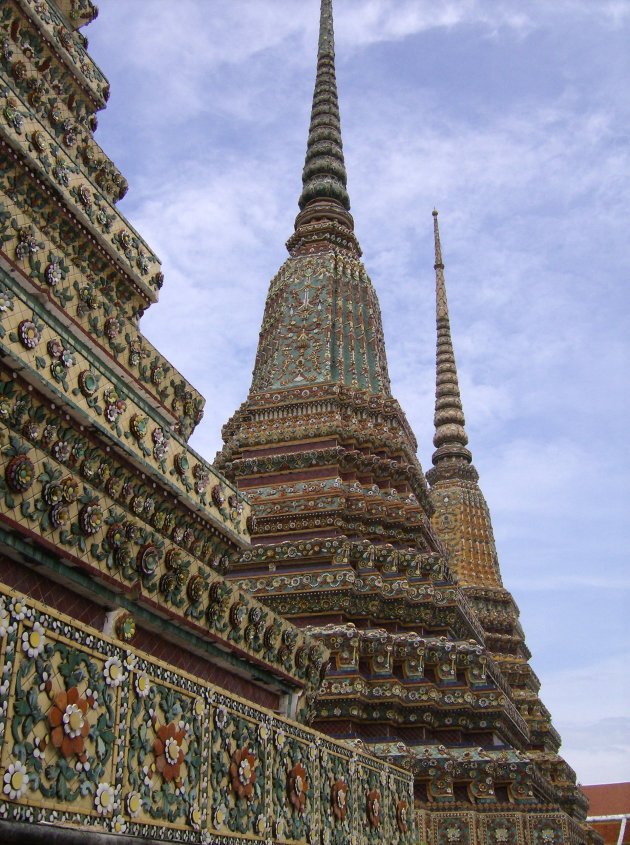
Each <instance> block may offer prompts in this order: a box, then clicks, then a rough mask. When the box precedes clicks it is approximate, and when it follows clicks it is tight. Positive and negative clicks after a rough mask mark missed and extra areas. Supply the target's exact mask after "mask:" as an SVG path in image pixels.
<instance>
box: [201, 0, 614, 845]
mask: <svg viewBox="0 0 630 845" xmlns="http://www.w3.org/2000/svg"><path fill="white" fill-rule="evenodd" d="M302 183H303V188H302V193H301V196H300V199H299V208H300V211H299V213H298V215H297V218H296V221H295V231H294V233H293V235H292V236H291V237H290V238H289V241H288V243H287V248H288V251H289V258H288V259H287V261H286V262H285V263H284V264H283V266H282V267H281V268H280V271H279V272H278V274H277V275H276V276H275V278H274V279H273V280H272V281H271V284H270V287H269V292H268V296H267V301H266V305H265V311H264V316H263V321H262V327H261V331H260V338H259V344H258V351H257V354H256V361H255V365H254V372H253V378H252V384H251V388H250V392H249V395H248V397H247V399H246V401H245V402H244V403H243V404H242V405H241V407H240V408H239V409H238V410H237V411H236V412H235V414H234V415H233V416H232V418H231V419H230V420H229V422H228V423H227V424H226V425H225V426H224V428H223V439H224V446H223V449H222V450H221V452H220V453H219V454H218V455H217V459H216V466H217V468H218V469H219V470H220V471H221V472H223V473H224V474H225V475H226V477H227V478H228V479H230V481H232V482H233V483H235V484H236V485H237V486H238V489H239V491H240V492H242V493H244V494H246V496H247V497H248V499H249V501H250V502H251V505H252V516H251V518H250V521H249V529H250V534H251V538H252V547H251V548H249V549H247V550H245V551H244V552H242V553H241V554H240V556H239V557H238V558H237V559H233V562H232V563H231V565H230V570H229V572H228V573H227V574H228V578H229V579H232V580H236V581H237V582H238V584H239V587H240V588H241V589H243V590H244V591H246V592H249V593H250V594H252V595H254V596H255V597H256V598H257V599H259V600H261V601H262V602H264V603H265V604H267V605H268V606H269V607H270V608H272V609H273V610H274V611H276V612H278V613H280V614H281V615H283V616H285V617H288V618H290V619H291V621H293V622H295V623H296V624H297V625H298V626H300V627H302V628H305V629H306V630H307V631H308V632H309V634H311V635H314V636H316V637H318V638H319V639H320V640H322V641H323V642H324V643H325V644H326V646H327V647H328V649H329V650H330V652H331V655H332V657H331V660H330V662H329V664H328V667H327V668H326V670H325V673H324V676H323V679H322V684H321V686H320V689H319V693H318V695H317V697H312V699H311V700H310V702H309V706H310V713H311V718H312V720H313V721H314V723H315V725H316V726H317V728H318V729H320V730H323V731H325V732H327V733H329V734H331V735H333V736H335V737H337V738H341V739H346V740H350V741H353V742H354V743H356V744H357V745H358V746H367V747H369V748H370V750H372V751H373V752H375V753H377V754H379V755H381V756H383V757H385V758H387V759H389V760H392V761H395V762H398V763H399V764H403V765H405V766H407V767H408V768H410V769H411V770H412V771H413V773H414V777H415V789H416V798H415V800H416V809H417V818H418V824H419V841H420V842H425V841H427V842H429V843H431V845H438V843H440V845H441V843H442V842H449V843H450V842H457V843H469V845H473V843H500V842H509V843H515V845H516V843H522V845H524V843H535V845H539V844H540V845H543V843H547V842H549V843H551V842H553V843H572V845H573V844H574V845H581V843H587V842H588V843H591V842H593V843H594V842H597V841H598V840H597V838H596V837H593V835H592V832H591V831H589V830H588V829H587V828H586V827H585V826H584V825H583V820H584V819H585V816H586V812H585V807H584V806H583V805H581V804H580V803H579V802H578V801H577V800H575V799H574V798H573V799H572V800H567V796H566V794H565V792H563V791H562V789H559V788H558V786H557V783H558V778H555V777H554V778H552V777H551V775H553V772H552V773H551V775H550V773H549V772H547V771H543V770H542V769H541V768H540V767H539V766H538V765H534V764H533V755H532V754H530V750H531V749H539V747H541V743H540V741H539V737H538V735H536V736H535V737H533V735H532V729H533V728H535V727H536V726H537V723H536V719H534V720H532V719H531V718H530V717H529V703H533V699H531V700H530V698H527V693H525V695H523V696H517V694H516V691H515V690H516V684H515V683H514V680H513V679H512V678H511V676H510V680H508V677H507V676H506V674H505V672H504V671H503V668H502V659H501V658H502V652H501V650H500V649H499V648H498V647H497V644H496V638H495V639H492V636H491V632H490V627H489V626H488V625H485V627H484V624H482V620H483V622H484V623H485V618H484V617H481V618H480V613H479V604H478V602H477V600H476V596H475V595H474V594H471V595H470V596H467V595H466V592H465V590H464V589H463V588H462V587H461V586H460V585H459V583H458V581H457V578H456V575H455V573H454V572H453V571H452V570H451V567H450V564H449V553H448V551H447V546H448V545H449V537H445V539H444V541H443V540H442V539H441V538H440V536H439V533H438V529H439V530H441V524H440V521H439V518H438V521H437V523H434V520H435V507H434V504H433V502H432V497H431V494H430V492H429V489H428V486H427V481H426V479H425V476H424V473H423V471H422V468H421V466H420V463H419V461H418V458H417V455H416V450H417V443H416V440H415V437H414V435H413V432H412V431H411V429H410V426H409V424H408V422H407V420H406V418H405V415H404V413H403V411H402V409H401V408H400V406H399V404H398V402H397V401H396V400H395V398H394V397H393V396H392V394H391V390H390V381H389V375H388V369H387V360H386V354H385V342H384V337H383V329H382V325H381V317H380V309H379V305H378V299H377V296H376V292H375V290H374V287H373V285H372V283H371V281H370V279H369V277H368V275H367V273H366V271H365V268H364V266H363V264H362V263H361V260H360V257H361V249H360V246H359V244H358V241H357V238H356V236H355V234H354V223H353V218H352V216H351V214H350V200H349V195H348V191H347V179H346V169H345V162H344V155H343V145H342V139H341V129H340V117H339V104H338V97H337V85H336V75H335V53H334V34H333V19H332V0H322V2H321V16H320V30H319V44H318V54H317V74H316V80H315V90H314V96H313V107H312V113H311V123H310V129H309V135H308V143H307V151H306V161H305V165H304V171H303V176H302ZM436 264H441V260H440V261H436ZM442 279H443V277H442ZM442 290H443V287H442ZM443 301H444V309H445V308H446V305H445V303H446V300H445V294H444V299H443ZM449 344H450V334H449ZM449 354H450V356H451V357H450V358H449V360H448V361H447V360H446V357H445V358H444V359H443V360H442V362H441V363H442V365H443V366H442V370H443V377H444V378H443V382H444V384H443V387H444V390H443V391H442V392H443V394H444V396H445V397H446V399H447V401H445V404H444V409H442V408H441V407H440V410H439V413H438V415H437V416H438V417H439V419H440V420H441V423H440V429H439V431H438V433H437V434H436V443H437V446H438V452H439V453H440V454H439V459H438V463H440V462H442V460H443V462H445V463H446V462H459V463H458V465H461V466H464V465H465V466H467V467H469V468H470V466H471V464H470V461H471V457H470V453H469V452H468V450H467V449H466V444H465V431H464V428H463V425H464V422H463V415H462V413H461V403H459V405H458V406H456V401H455V400H457V402H459V397H458V393H457V395H456V396H455V397H454V398H453V399H452V401H451V399H450V398H449V397H451V395H452V391H451V388H450V387H449V385H451V384H452V378H455V387H456V373H455V370H454V359H453V363H452V366H451V365H450V364H449V361H450V360H451V359H452V351H451V352H450V353H447V352H446V350H445V355H447V356H448V355H449ZM453 436H454V437H455V441H457V442H455V441H453ZM472 473H474V470H471V478H472ZM471 483H472V482H471ZM436 484H437V482H436ZM435 489H437V487H434V491H435ZM446 495H448V494H446ZM479 496H481V494H480V493H479ZM479 501H483V500H482V498H481V499H480V500H479ZM486 510H487V509H486ZM484 513H485V512H484ZM487 525H488V531H489V532H490V534H489V535H488V536H491V529H490V527H489V526H490V523H489V517H487ZM493 550H494V544H492V553H491V555H490V556H491V558H492V561H494V562H495V563H493V564H492V566H490V568H489V569H488V577H489V578H491V584H492V585H493V586H495V587H496V588H497V590H498V591H501V590H502V588H501V585H500V576H499V572H498V566H497V565H496V554H495V553H494V551H493ZM492 554H494V557H492ZM455 563H456V561H455ZM480 567H481V564H480ZM484 583H485V582H484ZM503 593H505V591H503ZM503 593H501V594H500V595H501V596H503ZM497 595H499V592H497ZM506 596H509V594H506ZM502 601H503V604H501V601H499V599H497V603H498V605H497V606H498V607H499V608H501V609H502V612H503V614H504V615H506V616H509V615H510V613H511V614H512V616H513V618H514V623H513V626H512V629H510V630H511V631H512V634H511V636H512V638H513V639H515V641H516V640H518V642H519V647H518V648H519V650H518V657H519V658H520V662H521V663H522V664H523V665H527V657H528V652H527V651H526V647H525V646H524V643H523V642H522V632H520V628H519V627H518V622H517V612H516V610H515V606H514V605H513V603H511V604H510V602H511V598H510V599H508V598H504V599H502ZM493 607H494V606H493ZM506 608H507V610H506ZM512 608H513V609H512ZM486 631H488V634H487V633H486ZM487 636H489V639H490V647H488V643H487V640H486V638H487ZM519 637H520V639H518V638H519ZM510 642H512V640H510ZM288 645H289V644H288ZM495 653H496V657H495ZM296 659H298V660H299V655H298V656H296ZM518 663H519V661H518V660H516V661H512V664H518ZM512 664H510V666H511V665H512ZM515 672H517V670H515ZM517 674H518V673H517ZM519 677H520V676H519ZM523 677H525V676H524V675H523ZM524 687H525V688H526V689H527V690H529V691H530V693H531V694H532V695H533V696H534V698H535V692H536V691H535V689H534V687H535V676H534V675H533V673H532V674H529V675H527V681H526V682H525V683H524ZM305 694H306V693H305ZM536 700H537V699H536ZM541 712H544V713H545V715H544V716H543V718H542V721H544V719H546V718H547V717H546V711H543V710H541ZM539 721H541V720H539ZM547 724H548V722H547ZM549 733H550V734H551V733H552V731H551V730H549ZM555 736H556V735H555V734H553V737H554V739H552V740H551V743H550V744H548V745H547V746H544V744H543V746H542V747H543V748H546V749H548V750H549V751H551V752H552V753H555V752H554V747H557V746H555V741H556V740H555ZM571 794H572V795H573V793H571Z"/></svg>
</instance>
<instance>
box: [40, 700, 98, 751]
mask: <svg viewBox="0 0 630 845" xmlns="http://www.w3.org/2000/svg"><path fill="white" fill-rule="evenodd" d="M89 709H90V704H89V702H88V700H87V699H86V698H82V697H81V696H80V695H79V690H78V688H77V687H70V689H69V690H67V691H62V692H59V693H57V695H56V696H55V698H54V699H53V706H52V707H51V708H50V710H49V711H48V722H49V724H50V727H51V729H52V730H51V735H50V738H51V742H52V744H53V746H54V747H55V748H58V749H59V751H60V752H61V754H62V755H63V756H64V757H65V758H66V759H69V758H70V757H72V756H73V755H76V756H77V757H78V758H79V760H80V761H81V762H85V761H86V760H87V755H86V753H85V738H86V736H87V735H88V734H89V732H90V723H89V722H88V719H87V712H88V710H89Z"/></svg>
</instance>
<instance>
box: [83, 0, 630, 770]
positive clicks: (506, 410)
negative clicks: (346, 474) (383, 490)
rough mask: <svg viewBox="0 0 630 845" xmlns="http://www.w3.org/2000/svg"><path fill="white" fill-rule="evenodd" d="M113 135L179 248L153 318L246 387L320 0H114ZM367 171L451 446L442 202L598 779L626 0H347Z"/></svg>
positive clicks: (523, 593)
mask: <svg viewBox="0 0 630 845" xmlns="http://www.w3.org/2000/svg"><path fill="white" fill-rule="evenodd" d="M98 5H99V9H100V14H99V17H98V18H97V20H96V21H95V22H94V23H93V24H91V25H90V26H89V27H88V28H86V29H85V30H84V33H85V34H86V35H87V36H88V38H89V41H90V48H89V49H90V54H91V55H92V56H93V58H94V59H95V61H96V62H97V63H98V64H99V66H100V67H101V69H102V70H103V72H104V73H105V75H106V76H107V77H108V79H109V80H110V82H111V89H112V94H111V98H110V101H109V104H108V107H107V109H106V111H104V112H102V113H101V114H100V116H99V129H98V130H97V133H96V140H97V141H98V142H99V143H100V145H101V146H102V147H103V149H104V150H105V151H106V152H107V154H108V155H109V156H110V157H111V158H112V159H113V160H114V161H115V162H116V164H117V165H118V166H119V167H120V169H121V170H122V172H123V173H124V175H125V176H126V177H127V179H128V180H129V183H130V188H129V193H128V195H127V197H126V198H125V199H124V200H123V201H122V202H121V203H120V204H119V208H120V210H121V211H122V213H123V214H124V215H125V216H126V217H127V218H128V219H129V221H130V222H131V223H132V225H133V226H135V227H136V228H137V229H138V231H139V232H140V233H141V234H142V235H143V236H144V238H145V239H146V240H147V241H148V243H149V244H150V245H151V246H152V248H153V249H155V251H156V252H157V254H158V256H159V257H160V258H161V260H162V264H163V271H164V274H165V284H164V288H163V290H162V292H161V295H160V302H159V303H157V304H156V305H153V306H152V307H151V309H150V310H149V311H148V312H147V314H146V315H145V316H144V318H143V320H142V330H143V332H144V333H145V334H146V335H147V337H148V338H149V339H150V340H151V342H153V343H154V344H155V345H156V346H157V347H158V349H160V351H161V352H162V353H163V354H165V355H166V357H167V358H168V359H169V360H170V361H171V362H172V363H173V364H174V365H175V366H176V367H177V368H178V369H179V370H180V371H181V372H182V373H183V374H184V375H185V376H186V377H187V378H188V379H189V380H190V381H191V382H192V384H193V385H194V386H195V387H197V388H198V389H199V390H200V391H201V392H202V394H203V395H204V396H205V397H206V400H207V403H206V414H205V418H204V420H203V422H202V424H201V425H200V427H199V430H198V431H197V432H196V433H195V435H194V436H193V439H192V445H193V446H194V448H196V449H197V450H198V451H199V452H201V454H203V455H204V457H206V458H208V459H212V458H213V457H214V454H215V452H216V451H217V449H219V448H220V445H221V435H220V432H221V426H222V425H223V424H224V423H225V422H226V421H227V420H228V418H229V417H230V415H231V414H232V413H233V411H234V410H235V409H236V408H237V407H238V406H239V404H240V403H241V402H242V401H244V400H245V398H246V395H247V392H248V389H249V384H250V379H251V371H252V367H253V363H254V356H255V352H256V345H257V340H258V332H259V329H260V323H261V319H262V313H263V307H264V301H265V296H266V293H267V288H268V285H269V281H270V280H271V278H272V277H273V276H274V274H275V273H276V272H277V270H278V269H279V267H280V265H281V264H282V263H283V262H284V260H285V258H286V250H285V247H284V243H285V241H286V239H287V238H288V237H289V235H290V234H291V233H292V231H293V222H294V218H295V215H296V213H297V210H298V209H297V199H298V196H299V194H300V190H301V171H302V166H303V162H304V152H305V147H306V137H307V131H308V122H309V115H310V106H311V97H312V90H313V82H314V77H315V54H316V45H317V24H318V16H319V3H318V2H317V0H230V1H229V2H228V3H225V2H224V0H177V2H173V0H142V2H138V0H135V2H133V3H128V2H124V0H99V3H98ZM335 25H336V52H337V82H338V87H339V98H340V108H341V120H342V130H343V138H344V151H345V157H346V167H347V170H348V187H349V192H350V198H351V202H352V213H353V215H354V218H355V224H356V232H357V235H358V238H359V241H360V243H361V245H362V247H363V252H364V256H363V259H364V262H365V265H366V267H367V270H368V273H369V274H370V276H371V278H372V281H373V282H374V284H375V287H376V290H377V293H378V295H379V299H380V304H381V310H382V315H383V323H384V330H385V340H386V346H387V355H388V361H389V372H390V377H391V379H392V390H393V393H394V395H395V396H396V398H397V399H398V400H399V402H400V403H401V405H402V407H403V409H404V410H405V412H406V414H407V416H408V419H409V421H410V423H411V425H412V428H413V429H414V431H415V433H416V436H417V438H418V443H419V457H420V460H421V463H422V465H423V466H424V467H425V469H428V468H429V467H430V466H431V454H432V451H433V446H432V442H431V441H432V436H433V421H432V420H433V401H434V390H435V375H434V367H435V310H434V309H435V306H434V274H433V260H434V259H433V233H432V217H431V211H432V209H433V208H434V206H435V207H437V208H438V209H439V212H440V217H439V220H440V231H441V237H442V249H443V257H444V261H445V265H446V282H447V289H448V296H449V304H450V312H451V328H452V332H453V341H454V344H455V352H456V357H457V364H458V370H459V377H460V386H461V392H462V400H463V403H464V411H465V415H466V421H467V425H466V428H467V432H468V435H469V440H470V443H469V446H470V448H471V450H472V453H473V457H474V462H475V465H476V467H477V469H478V470H479V474H480V484H481V487H482V490H483V491H484V494H485V496H486V498H487V500H488V504H489V506H490V510H491V514H492V519H493V525H494V531H495V536H496V541H497V547H498V551H499V559H500V563H501V569H502V574H503V580H504V583H505V585H506V587H507V588H508V589H510V590H511V591H512V592H513V594H514V596H515V599H516V601H517V603H518V605H519V607H520V609H521V619H522V623H523V626H524V629H525V633H526V636H527V642H528V645H529V647H530V649H531V651H532V653H533V658H532V665H533V667H534V670H535V671H536V673H537V674H538V676H539V677H540V679H541V681H542V684H543V686H542V698H543V701H544V702H545V704H546V705H547V706H548V707H549V709H550V710H551V712H552V715H553V717H554V723H555V725H556V727H557V728H558V729H559V731H560V733H561V735H562V737H563V740H564V742H563V747H562V753H563V755H564V756H565V758H566V759H567V761H568V762H569V763H570V764H571V765H572V766H573V768H574V769H575V770H576V772H577V776H578V780H579V781H580V782H581V783H583V784H590V783H606V782H616V781H627V780H630V763H629V761H630V706H629V702H630V681H629V677H630V673H629V671H628V658H629V655H630V633H629V630H630V626H629V625H628V618H629V616H630V613H629V608H630V569H629V567H628V562H627V561H628V548H629V547H630V536H629V535H630V530H629V525H630V507H629V505H630V496H629V491H628V479H629V477H630V466H629V464H630V458H629V455H630V449H629V448H628V438H627V427H628V418H629V417H630V407H629V404H630V403H629V401H628V394H629V391H628V372H629V363H630V361H629V359H630V354H629V343H628V335H629V332H628V328H629V327H628V312H629V310H630V309H629V301H628V300H629V296H628V278H629V269H630V267H629V264H630V262H629V260H628V247H627V243H628V220H629V219H630V193H629V181H628V174H629V173H630V151H629V146H628V138H630V100H629V99H628V96H627V87H628V79H629V78H630V51H628V48H627V45H628V43H630V2H627V1H626V0H597V2H592V0H554V2H553V3H549V2H548V0H494V2H492V3H487V2H483V0H336V1H335Z"/></svg>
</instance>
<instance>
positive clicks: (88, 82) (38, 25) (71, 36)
mask: <svg viewBox="0 0 630 845" xmlns="http://www.w3.org/2000/svg"><path fill="white" fill-rule="evenodd" d="M12 2H13V3H14V4H15V5H16V6H17V8H19V9H20V11H21V12H22V13H23V14H25V15H26V16H27V17H28V18H29V19H30V21H31V22H32V24H33V25H34V27H35V29H36V31H37V33H38V35H39V36H40V37H42V38H43V39H44V40H45V41H46V44H47V46H48V48H49V49H50V50H51V51H52V52H53V53H54V54H55V56H56V58H57V59H58V61H59V62H61V63H62V64H63V65H64V66H65V67H66V68H67V70H68V72H69V73H71V74H72V76H73V78H74V80H75V81H76V84H77V85H79V86H80V87H81V88H82V89H83V90H84V91H85V93H86V94H87V95H88V96H89V97H90V99H91V100H92V102H93V104H94V110H95V111H96V110H98V109H102V108H105V104H106V102H107V100H108V99H109V82H108V81H107V79H106V78H105V76H104V75H103V73H102V72H101V70H100V68H99V67H98V65H97V64H96V63H95V62H94V61H93V60H92V59H91V57H90V56H89V54H88V52H87V50H86V49H85V48H86V44H87V40H86V38H85V36H84V35H82V34H81V33H80V32H74V31H72V30H70V29H69V28H68V24H67V19H66V18H65V17H64V16H63V15H62V14H61V13H60V11H59V10H58V9H57V8H56V7H55V5H54V4H53V3H43V2H41V0H12ZM17 32H19V29H17V30H16V35H17Z"/></svg>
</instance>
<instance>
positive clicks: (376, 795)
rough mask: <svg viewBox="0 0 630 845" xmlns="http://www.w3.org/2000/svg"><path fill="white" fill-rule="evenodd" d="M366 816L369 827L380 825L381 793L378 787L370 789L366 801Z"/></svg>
mask: <svg viewBox="0 0 630 845" xmlns="http://www.w3.org/2000/svg"><path fill="white" fill-rule="evenodd" d="M366 810H367V818H368V822H369V823H370V826H371V827H380V825H381V793H380V792H379V790H378V789H371V790H370V791H369V792H368V794H367V801H366Z"/></svg>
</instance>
